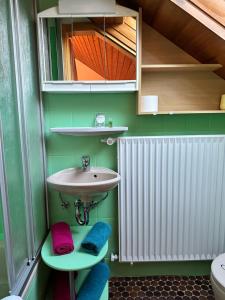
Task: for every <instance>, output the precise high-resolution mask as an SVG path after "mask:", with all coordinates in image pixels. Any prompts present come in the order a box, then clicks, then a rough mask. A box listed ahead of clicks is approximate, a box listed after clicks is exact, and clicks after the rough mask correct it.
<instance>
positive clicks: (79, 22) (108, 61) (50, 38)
mask: <svg viewBox="0 0 225 300" xmlns="http://www.w3.org/2000/svg"><path fill="white" fill-rule="evenodd" d="M138 17H139V15H138V12H136V11H133V10H131V9H127V8H125V7H122V6H119V5H117V10H116V14H113V15H88V16H84V15H62V14H58V12H57V8H56V7H54V8H51V9H48V10H46V11H44V12H41V13H39V15H38V44H39V61H40V77H41V78H40V79H41V88H42V91H53V92H54V91H55V92H57V91H60V92H63V91H65V92H69V91H79V92H82V91H83V92H88V91H103V92H104V91H135V90H137V87H138V72H137V70H138V67H137V62H138V60H139V59H138V57H139V53H140V50H139V43H138V40H139V35H138V31H139V30H138V28H139V25H138V24H139V20H138Z"/></svg>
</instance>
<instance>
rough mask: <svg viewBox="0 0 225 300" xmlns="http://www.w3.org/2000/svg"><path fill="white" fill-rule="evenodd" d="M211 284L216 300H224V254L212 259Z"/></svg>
mask: <svg viewBox="0 0 225 300" xmlns="http://www.w3.org/2000/svg"><path fill="white" fill-rule="evenodd" d="M211 284H212V288H213V291H214V294H215V299H216V300H225V253H224V254H221V255H219V256H218V257H216V258H215V259H214V261H213V262H212V265H211Z"/></svg>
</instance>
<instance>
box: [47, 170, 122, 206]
mask: <svg viewBox="0 0 225 300" xmlns="http://www.w3.org/2000/svg"><path fill="white" fill-rule="evenodd" d="M119 181H120V175H119V174H118V173H116V172H114V171H113V170H110V169H107V168H101V167H91V168H90V169H89V170H85V171H84V170H83V169H82V168H70V169H65V170H62V171H60V172H57V173H55V174H53V175H51V176H49V177H48V178H47V182H48V184H49V185H50V186H52V187H53V188H54V189H55V190H57V191H59V192H62V193H65V194H70V195H76V196H81V197H82V198H83V200H85V196H93V195H96V194H100V193H104V192H108V191H110V190H112V189H114V188H115V187H116V186H117V185H118V183H119Z"/></svg>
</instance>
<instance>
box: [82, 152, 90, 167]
mask: <svg viewBox="0 0 225 300" xmlns="http://www.w3.org/2000/svg"><path fill="white" fill-rule="evenodd" d="M81 162H82V169H83V171H88V170H90V156H89V155H83V156H82V157H81Z"/></svg>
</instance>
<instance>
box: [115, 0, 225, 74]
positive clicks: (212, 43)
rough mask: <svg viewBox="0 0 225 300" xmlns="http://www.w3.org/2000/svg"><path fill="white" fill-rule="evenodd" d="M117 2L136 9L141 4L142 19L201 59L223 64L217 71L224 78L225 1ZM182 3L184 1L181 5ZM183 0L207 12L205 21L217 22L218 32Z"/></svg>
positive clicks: (145, 0) (204, 61) (165, 0)
mask: <svg viewBox="0 0 225 300" xmlns="http://www.w3.org/2000/svg"><path fill="white" fill-rule="evenodd" d="M117 2H118V3H119V4H121V5H125V6H128V7H130V8H133V9H138V7H142V9H143V20H144V21H145V22H146V23H147V24H149V25H150V26H152V27H153V28H154V29H156V30H157V31H158V32H160V33H161V34H163V35H164V36H165V37H167V38H168V39H169V40H171V41H172V42H173V43H175V44H176V45H177V46H179V47H180V48H181V49H183V50H184V51H186V52H187V53H189V54H190V55H192V56H193V57H194V58H196V59H197V60H199V61H200V62H202V63H219V64H221V65H223V68H221V69H220V70H218V71H216V73H217V74H218V75H220V76H221V77H223V78H224V79H225V38H224V36H225V27H224V24H225V10H224V7H225V1H223V0H217V1H215V0H204V1H203V0H190V1H188V0H184V1H178V0H129V1H128V0H119V1H117ZM179 3H182V4H180V7H179V6H178V4H179ZM184 3H186V4H188V5H193V6H195V7H193V8H196V7H198V9H199V10H201V11H200V13H204V14H205V17H206V18H205V20H206V22H207V18H208V22H209V23H210V24H213V22H214V24H215V27H216V29H218V30H219V31H218V30H216V31H217V33H219V34H216V33H215V32H213V28H211V29H209V28H207V26H204V25H203V24H202V23H201V22H199V21H198V20H197V19H196V18H194V17H193V16H192V15H190V14H189V13H188V12H187V11H185V10H184V9H182V8H181V7H182V5H183V4H184ZM206 25H207V24H206ZM220 33H221V34H220Z"/></svg>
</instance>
